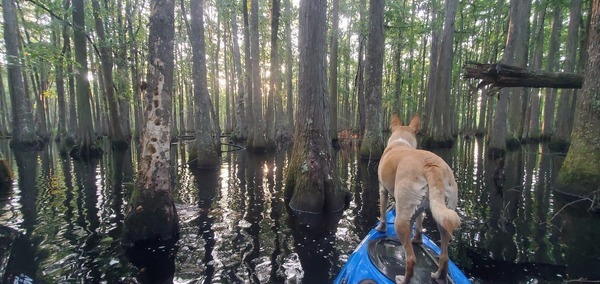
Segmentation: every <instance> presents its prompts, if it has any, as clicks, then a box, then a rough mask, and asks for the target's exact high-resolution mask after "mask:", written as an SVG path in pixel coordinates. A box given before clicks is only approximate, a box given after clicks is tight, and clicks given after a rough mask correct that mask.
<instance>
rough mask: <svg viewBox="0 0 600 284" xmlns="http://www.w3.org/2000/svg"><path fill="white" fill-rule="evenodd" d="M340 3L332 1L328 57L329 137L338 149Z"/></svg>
mask: <svg viewBox="0 0 600 284" xmlns="http://www.w3.org/2000/svg"><path fill="white" fill-rule="evenodd" d="M339 10H340V1H339V0H333V7H332V12H331V13H332V16H331V21H332V23H331V25H332V27H331V47H330V54H331V55H330V56H329V105H330V106H331V111H330V119H331V126H330V132H329V135H330V136H331V141H332V143H333V146H334V147H336V148H337V147H339V141H338V137H337V132H338V36H339V18H340V17H339Z"/></svg>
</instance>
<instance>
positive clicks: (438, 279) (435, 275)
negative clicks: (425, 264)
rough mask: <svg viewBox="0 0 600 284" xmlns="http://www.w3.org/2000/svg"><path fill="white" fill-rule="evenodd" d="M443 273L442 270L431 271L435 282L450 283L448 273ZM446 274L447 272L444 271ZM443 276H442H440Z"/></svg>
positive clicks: (440, 283)
mask: <svg viewBox="0 0 600 284" xmlns="http://www.w3.org/2000/svg"><path fill="white" fill-rule="evenodd" d="M440 274H442V273H440V271H437V272H435V273H434V272H431V278H432V279H433V280H434V281H435V283H437V284H446V283H448V278H447V277H446V275H440ZM444 274H445V273H444ZM440 276H441V277H440Z"/></svg>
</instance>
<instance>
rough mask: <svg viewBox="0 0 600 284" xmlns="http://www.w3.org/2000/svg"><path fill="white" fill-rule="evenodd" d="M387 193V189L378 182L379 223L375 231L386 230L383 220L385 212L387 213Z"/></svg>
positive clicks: (383, 231)
mask: <svg viewBox="0 0 600 284" xmlns="http://www.w3.org/2000/svg"><path fill="white" fill-rule="evenodd" d="M389 198H390V197H389V195H388V192H387V189H385V187H383V185H382V184H379V214H380V215H379V216H380V217H379V225H377V228H375V229H376V230H377V231H379V232H382V233H385V231H386V230H387V224H386V220H385V214H386V213H387V206H388V199H389Z"/></svg>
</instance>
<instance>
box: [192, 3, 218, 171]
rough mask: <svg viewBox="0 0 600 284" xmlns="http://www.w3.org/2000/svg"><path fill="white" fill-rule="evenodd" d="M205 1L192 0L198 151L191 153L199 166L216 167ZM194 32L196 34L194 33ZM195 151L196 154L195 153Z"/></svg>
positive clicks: (196, 146)
mask: <svg viewBox="0 0 600 284" xmlns="http://www.w3.org/2000/svg"><path fill="white" fill-rule="evenodd" d="M203 6H204V0H200V1H192V2H190V16H191V32H192V33H191V34H190V35H189V37H190V41H191V43H192V51H193V53H192V64H193V72H194V75H193V79H194V106H195V109H194V113H195V115H194V117H195V118H196V123H195V124H196V128H195V129H196V135H195V139H196V141H195V142H194V146H195V148H196V149H195V151H193V152H192V154H191V155H190V164H193V165H194V166H195V167H197V168H200V169H214V168H217V167H218V166H219V153H217V149H218V147H217V145H215V144H214V140H213V135H219V134H218V133H213V129H212V127H211V124H210V108H211V106H210V97H209V96H210V95H209V93H208V82H207V78H206V76H207V70H206V47H205V39H204V13H203V11H204V10H203V9H204V7H203ZM192 35H193V36H192ZM194 153H195V155H194Z"/></svg>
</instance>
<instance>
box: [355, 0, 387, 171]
mask: <svg viewBox="0 0 600 284" xmlns="http://www.w3.org/2000/svg"><path fill="white" fill-rule="evenodd" d="M369 3H370V4H369V14H370V17H369V37H368V43H367V47H368V49H367V62H366V66H365V77H366V80H367V83H366V86H365V96H366V101H365V102H366V117H365V134H364V136H363V141H362V144H361V146H360V157H361V158H363V159H371V160H379V158H380V157H381V154H382V153H383V149H384V148H385V145H384V142H383V135H382V132H381V112H382V107H381V99H382V91H381V88H382V76H383V53H384V35H383V7H384V0H370V1H369Z"/></svg>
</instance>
